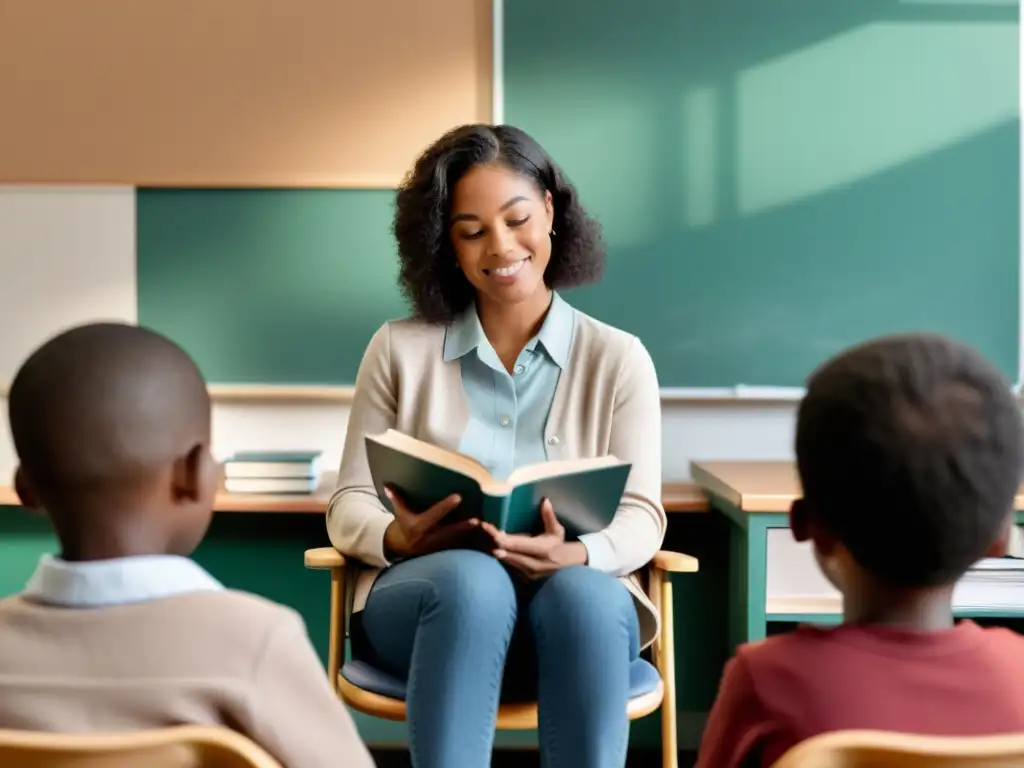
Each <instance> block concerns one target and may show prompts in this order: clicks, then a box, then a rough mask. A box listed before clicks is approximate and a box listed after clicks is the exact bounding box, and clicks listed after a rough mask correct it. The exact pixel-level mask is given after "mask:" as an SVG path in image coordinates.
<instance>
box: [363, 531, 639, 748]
mask: <svg viewBox="0 0 1024 768" xmlns="http://www.w3.org/2000/svg"><path fill="white" fill-rule="evenodd" d="M357 617H358V620H357V622H356V623H355V627H357V628H358V630H357V631H356V634H357V635H358V636H359V640H360V642H359V645H361V646H362V647H363V649H364V655H366V656H367V657H368V658H367V659H366V660H367V661H369V662H370V663H372V664H374V665H375V666H378V667H380V668H381V669H382V670H384V671H387V672H390V673H391V674H393V675H395V676H397V677H400V678H402V679H407V680H408V687H407V697H406V705H407V716H408V723H409V745H410V751H411V753H412V762H413V765H414V766H415V767H416V768H486V767H487V766H489V765H490V764H491V749H492V746H493V744H494V724H495V717H496V715H497V709H498V702H499V699H500V698H501V697H502V688H503V685H502V683H503V678H504V682H505V684H506V685H505V686H504V687H505V691H506V698H507V696H508V695H509V694H518V695H519V696H523V695H526V696H529V697H530V698H532V697H533V696H534V695H536V698H537V701H538V705H539V727H538V734H539V738H540V750H541V761H542V763H543V765H544V766H546V768H570V766H571V768H621V766H623V765H624V764H625V761H626V747H627V743H628V740H629V722H628V720H627V718H626V704H627V702H628V698H629V670H630V664H631V663H632V662H634V661H635V660H636V659H638V658H639V627H638V624H637V617H636V609H635V608H634V607H633V601H632V598H631V597H630V594H629V592H628V591H627V590H626V589H625V587H623V586H622V584H620V583H619V582H618V581H617V580H616V579H615V578H613V577H612V576H609V575H607V574H604V573H601V572H599V571H595V570H594V569H592V568H588V567H586V566H577V567H573V568H566V569H564V570H561V571H559V572H558V573H556V574H554V575H553V576H551V577H550V578H548V579H546V580H544V581H538V582H530V581H526V580H523V579H521V578H519V577H517V576H513V575H511V574H510V573H509V572H508V571H507V570H506V569H505V567H504V566H503V565H502V564H501V563H499V562H498V561H497V560H495V559H494V558H493V557H492V556H490V555H488V554H483V553H481V552H474V551H471V550H463V549H456V550H448V551H445V552H438V553H436V554H432V555H426V556H424V557H419V558H416V559H414V560H409V561H406V562H403V563H399V564H397V565H395V566H392V567H391V568H389V569H388V570H386V571H384V573H382V574H381V575H380V577H379V578H378V579H377V582H376V583H375V584H374V586H373V589H372V590H371V592H370V596H369V598H368V600H367V603H366V608H365V609H364V610H363V611H362V613H361V614H357ZM355 627H354V628H355ZM354 639H355V638H354ZM506 662H508V664H507V666H506ZM506 669H507V674H506ZM523 682H526V683H527V686H526V688H525V689H524V688H523V686H522V685H521V683H523ZM517 683H519V685H517Z"/></svg>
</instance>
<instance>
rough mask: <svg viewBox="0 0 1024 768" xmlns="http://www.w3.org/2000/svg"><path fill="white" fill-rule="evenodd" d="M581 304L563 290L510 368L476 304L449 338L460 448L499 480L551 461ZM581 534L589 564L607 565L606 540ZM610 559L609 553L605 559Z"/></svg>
mask: <svg viewBox="0 0 1024 768" xmlns="http://www.w3.org/2000/svg"><path fill="white" fill-rule="evenodd" d="M575 327H576V311H575V310H574V309H573V308H572V307H571V306H569V305H568V304H567V303H566V302H565V301H564V300H563V299H562V298H561V297H560V296H559V295H558V294H557V293H556V294H553V296H552V299H551V307H550V308H549V309H548V314H547V316H546V317H545V318H544V322H543V324H541V327H540V331H538V333H537V335H536V336H534V337H533V338H532V339H530V341H529V343H528V344H527V345H526V347H525V348H524V349H523V351H522V352H520V353H519V357H518V358H516V362H515V365H514V366H513V367H512V373H511V374H510V373H509V372H508V371H507V370H506V369H505V366H504V365H502V364H501V360H500V359H498V353H497V352H495V351H494V347H492V346H491V343H490V342H489V341H488V340H487V336H486V335H485V334H484V329H483V326H481V325H480V318H479V316H478V315H477V313H476V307H470V308H469V309H468V310H466V312H465V313H463V314H462V315H461V316H460V317H459V318H457V319H456V320H455V321H454V322H453V323H452V324H451V325H450V326H449V327H448V330H447V332H446V333H445V337H444V359H445V361H451V360H459V361H460V362H461V366H462V389H463V390H464V391H465V393H466V400H467V401H468V402H469V423H468V424H467V425H466V431H465V432H463V434H462V440H461V442H460V443H459V452H460V453H464V454H466V455H467V456H472V457H473V458H474V459H476V460H477V461H479V462H480V463H481V464H483V465H484V466H485V467H487V470H488V471H489V472H490V473H491V474H492V475H493V476H494V477H495V478H496V479H498V480H505V479H507V478H508V476H509V475H510V474H512V471H513V470H515V469H518V468H519V467H524V466H526V465H528V464H536V463H539V462H542V461H547V459H548V452H547V444H546V443H545V441H544V427H545V424H546V423H547V420H548V413H549V412H550V411H551V403H552V402H553V401H554V399H555V387H557V386H558V379H559V376H561V374H562V371H563V370H564V368H565V366H566V365H567V364H568V362H569V350H570V349H571V348H572V339H573V332H574V330H575ZM588 539H589V537H587V536H581V537H580V541H581V542H583V544H584V546H586V547H587V552H588V558H589V563H590V565H592V566H595V567H598V568H600V567H601V563H600V560H601V559H602V555H603V554H605V553H604V552H603V551H601V552H599V551H597V550H598V549H599V548H598V547H597V546H596V545H597V544H599V543H601V540H593V541H588ZM605 559H606V558H605Z"/></svg>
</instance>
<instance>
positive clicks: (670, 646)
mask: <svg viewBox="0 0 1024 768" xmlns="http://www.w3.org/2000/svg"><path fill="white" fill-rule="evenodd" d="M660 581H661V584H659V585H657V586H658V587H660V589H659V592H660V596H661V600H660V603H661V606H660V608H661V637H660V638H659V640H660V642H659V648H658V654H659V656H660V662H661V663H660V664H659V671H660V672H661V677H662V680H663V681H664V683H665V698H664V699H663V700H662V702H661V766H662V768H679V736H678V733H677V730H676V644H675V639H676V638H675V631H674V630H675V625H674V621H675V616H674V615H673V606H672V580H671V578H670V577H669V575H668V574H663V575H662V578H661V579H660Z"/></svg>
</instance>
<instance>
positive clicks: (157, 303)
mask: <svg viewBox="0 0 1024 768" xmlns="http://www.w3.org/2000/svg"><path fill="white" fill-rule="evenodd" d="M393 199H394V193H393V192H391V191H388V190H374V191H359V190H166V189H161V190H155V189H141V190H139V193H138V203H137V204H138V212H137V218H138V221H137V226H138V235H137V238H138V248H137V253H138V301H139V322H140V323H141V324H143V325H146V326H149V327H151V328H153V329H155V330H158V331H161V332H163V333H166V334H167V335H169V336H170V337H171V338H173V339H174V340H175V341H177V342H178V343H180V344H181V345H182V346H183V347H184V348H185V349H186V350H187V351H188V352H189V353H191V354H192V355H193V357H194V358H195V359H196V362H197V363H198V364H199V366H200V368H201V369H202V371H203V373H204V375H205V376H206V378H207V380H208V381H211V382H214V383H220V384H233V383H243V384H253V383H264V384H351V383H353V382H354V381H355V376H356V371H357V369H358V367H359V361H360V358H361V357H362V354H363V350H364V349H365V347H366V344H367V343H368V342H369V340H370V337H371V336H372V335H373V332H374V331H375V330H376V329H377V328H378V327H379V326H380V325H381V324H382V323H383V322H385V321H386V320H389V319H393V318H396V317H402V316H404V315H405V314H406V313H407V312H406V308H405V305H404V302H403V301H402V299H401V296H400V294H399V291H398V287H397V283H396V276H397V272H398V264H397V258H396V255H395V245H394V239H393V238H392V236H391V216H392V207H393Z"/></svg>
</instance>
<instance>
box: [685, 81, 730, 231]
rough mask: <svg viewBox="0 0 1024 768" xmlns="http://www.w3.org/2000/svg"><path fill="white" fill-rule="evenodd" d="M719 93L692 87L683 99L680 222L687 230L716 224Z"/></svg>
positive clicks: (711, 89) (709, 89)
mask: <svg viewBox="0 0 1024 768" xmlns="http://www.w3.org/2000/svg"><path fill="white" fill-rule="evenodd" d="M719 98H720V96H719V94H718V93H717V92H716V91H715V89H714V88H711V87H707V86H706V87H702V88H691V89H689V90H688V91H687V92H686V94H685V96H684V98H683V148H682V149H683V151H682V161H683V166H682V168H681V169H680V174H681V176H682V178H683V180H684V186H683V200H682V201H681V202H682V206H683V221H684V222H685V224H686V226H687V227H688V228H690V229H700V228H702V227H708V226H711V225H712V224H714V223H715V218H716V214H717V210H716V208H717V203H718V199H717V187H716V184H715V176H716V172H717V165H718V163H717V159H718V158H717V152H718V133H717V131H718V130H719V120H718V114H717V108H718V99H719Z"/></svg>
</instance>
